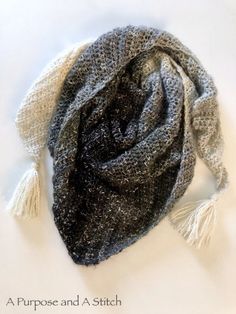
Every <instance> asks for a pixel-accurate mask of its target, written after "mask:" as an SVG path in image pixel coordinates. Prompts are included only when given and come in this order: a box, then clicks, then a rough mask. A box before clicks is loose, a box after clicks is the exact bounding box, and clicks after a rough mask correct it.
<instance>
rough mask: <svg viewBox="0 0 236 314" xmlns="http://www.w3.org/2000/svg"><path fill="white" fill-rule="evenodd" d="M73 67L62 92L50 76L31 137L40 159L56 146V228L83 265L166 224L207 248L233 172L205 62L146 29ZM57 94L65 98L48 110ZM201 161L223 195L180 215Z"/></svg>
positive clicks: (99, 44)
mask: <svg viewBox="0 0 236 314" xmlns="http://www.w3.org/2000/svg"><path fill="white" fill-rule="evenodd" d="M76 51H77V50H76ZM77 53H78V51H77ZM72 59H73V62H72V60H71V62H70V64H69V63H67V65H68V67H67V68H66V71H65V72H64V74H65V75H63V77H61V80H60V84H54V83H52V84H51V86H49V84H48V82H47V81H45V79H44V78H42V80H41V82H42V84H43V90H45V91H47V92H46V96H45V98H44V101H43V103H44V104H45V105H46V106H44V107H43V106H41V108H42V111H41V110H40V114H41V117H42V120H40V121H41V123H43V125H42V131H38V133H37V136H36V137H35V140H34V141H32V140H33V139H34V137H33V135H31V134H30V132H28V133H27V134H28V137H25V138H27V140H28V143H29V148H28V150H29V152H32V150H33V151H34V149H33V148H34V147H35V146H36V147H39V148H38V149H37V150H36V151H37V153H36V157H37V158H38V156H40V153H41V151H42V148H43V146H44V145H45V141H46V140H47V145H48V149H49V151H50V154H51V156H52V158H53V169H54V175H53V192H54V193H53V198H54V200H53V208H52V211H53V215H54V221H55V224H56V226H57V228H58V231H59V233H60V235H61V237H62V239H63V241H64V243H65V245H66V247H67V250H68V253H69V254H70V256H71V257H72V259H73V261H74V262H75V263H78V264H83V265H90V264H97V263H99V262H101V261H103V260H105V259H107V258H109V257H110V256H112V255H114V254H117V253H119V252H120V251H122V250H123V249H124V248H126V247H128V246H129V245H131V244H132V243H134V242H136V241H137V240H138V239H140V238H141V237H143V236H144V235H145V234H147V233H148V232H149V231H150V230H151V229H152V228H153V227H154V226H156V225H157V224H158V223H159V222H160V221H161V219H163V218H164V217H166V216H168V218H169V220H170V222H171V224H172V225H173V227H174V228H175V229H177V230H178V231H179V232H180V234H182V235H183V236H184V238H185V239H186V240H187V242H188V243H189V244H192V245H195V246H196V247H201V246H202V245H204V244H207V243H208V242H209V240H210V237H211V234H212V231H213V229H214V225H215V221H216V208H215V202H216V200H217V198H218V195H219V194H220V193H221V192H222V191H223V190H224V189H225V188H226V186H227V173H226V170H225V168H224V166H223V163H222V152H223V145H222V142H223V141H222V135H221V130H220V121H219V113H218V103H217V99H216V95H217V92H216V88H215V85H214V83H213V80H212V78H211V77H210V76H209V75H208V74H207V72H206V71H205V69H204V68H203V66H202V65H201V64H200V62H199V60H198V59H197V58H196V57H195V56H194V55H193V53H192V52H191V51H190V50H189V49H188V48H186V47H185V46H184V45H183V44H182V43H181V42H180V41H179V40H178V39H176V38H175V37H174V36H173V35H171V34H169V33H168V32H165V31H161V30H158V29H154V28H148V27H144V26H141V27H135V26H127V27H122V28H116V29H114V30H112V31H110V32H108V33H106V34H104V35H102V36H100V37H99V38H98V39H97V40H95V41H94V42H93V43H91V44H90V45H89V46H87V47H86V48H85V49H84V50H83V51H82V52H81V53H80V54H77V55H76V56H74V57H73V58H72ZM63 68H64V64H63V63H61V64H60V65H59V67H58V71H59V72H60V71H63ZM51 88H54V95H57V97H53V99H54V100H53V101H52V105H51V108H53V110H51V109H50V110H48V109H47V102H48V99H49V98H50V89H51ZM37 102H38V100H37ZM29 103H30V104H31V105H32V108H33V104H32V100H31V101H30V102H29ZM55 103H56V105H55ZM26 107H27V106H26V105H23V107H22V108H23V109H22V111H21V112H20V113H19V114H18V117H19V118H18V119H21V121H22V124H23V125H26V124H25V123H26V121H27V119H29V120H30V121H31V122H32V123H33V121H34V122H35V119H37V117H38V113H36V114H34V115H33V114H32V111H31V112H30V111H28V112H26V114H25V116H24V115H23V112H24V108H26ZM45 121H46V123H45ZM22 129H23V128H22ZM26 130H28V126H26ZM23 133H24V136H25V132H23ZM46 134H47V136H46ZM21 136H22V134H21ZM46 137H47V139H46ZM41 138H42V141H41V142H40V139H41ZM32 143H33V144H32ZM196 154H197V155H198V156H199V157H200V158H201V159H202V160H203V161H204V162H205V164H206V165H207V167H208V168H209V169H210V171H211V172H212V173H213V175H214V176H215V179H216V193H215V194H214V195H213V196H209V199H206V200H202V201H197V202H195V203H192V204H187V206H184V207H183V208H174V205H175V204H176V202H177V200H179V199H180V197H181V196H183V194H184V193H185V191H186V189H187V188H188V186H189V184H190V183H191V181H192V178H193V175H194V168H195V160H196ZM33 157H34V155H33ZM20 212H21V211H20Z"/></svg>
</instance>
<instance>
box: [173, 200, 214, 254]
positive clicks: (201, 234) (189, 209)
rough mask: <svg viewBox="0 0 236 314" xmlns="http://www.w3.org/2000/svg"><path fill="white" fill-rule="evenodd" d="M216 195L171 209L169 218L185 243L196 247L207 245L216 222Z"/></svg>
mask: <svg viewBox="0 0 236 314" xmlns="http://www.w3.org/2000/svg"><path fill="white" fill-rule="evenodd" d="M217 199H218V198H217V197H216V195H214V196H213V197H212V198H211V199H208V200H200V201H196V202H193V203H188V204H186V206H184V207H182V208H178V209H176V210H173V211H172V212H171V213H170V214H169V217H168V218H169V220H170V222H171V224H172V225H173V226H174V228H175V229H176V230H177V231H178V232H179V233H180V234H181V235H182V236H183V237H184V239H185V240H186V242H187V243H189V244H190V245H193V246H195V247H197V248H201V247H202V246H207V245H208V244H209V242H210V239H211V235H212V233H213V231H214V228H215V224H216V206H215V204H216V201H217Z"/></svg>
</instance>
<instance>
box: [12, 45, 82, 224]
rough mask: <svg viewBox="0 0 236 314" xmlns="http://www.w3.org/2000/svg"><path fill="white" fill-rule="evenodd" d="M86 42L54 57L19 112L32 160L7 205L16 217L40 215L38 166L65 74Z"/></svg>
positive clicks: (18, 120)
mask: <svg viewBox="0 0 236 314" xmlns="http://www.w3.org/2000/svg"><path fill="white" fill-rule="evenodd" d="M87 45H88V44H83V45H82V44H76V45H73V46H72V47H70V48H69V49H66V50H65V51H63V52H61V53H60V54H59V55H58V56H57V57H56V58H55V59H53V60H52V61H51V62H50V63H49V64H48V65H47V66H46V67H45V69H44V70H43V71H42V73H41V74H40V76H39V77H38V78H37V79H36V81H35V82H34V83H33V84H32V86H31V87H30V89H29V91H28V92H27V94H26V96H25V97H24V99H23V101H22V103H21V105H20V108H19V109H18V111H17V116H16V121H15V122H16V128H17V130H18V132H19V135H20V137H21V140H22V142H23V144H24V146H25V149H26V151H27V152H28V154H29V156H30V157H31V158H32V161H33V162H32V165H31V168H29V169H28V170H27V171H26V172H25V174H24V175H23V177H22V178H21V180H20V182H19V184H18V185H17V187H16V189H15V191H14V194H13V196H12V198H11V200H10V201H9V203H8V206H7V208H8V210H9V211H10V212H11V213H12V214H13V215H14V216H20V217H23V218H32V217H35V216H38V214H39V210H40V173H39V167H40V160H41V155H42V150H43V148H44V147H45V145H46V141H47V134H48V127H49V122H50V120H51V117H52V114H53V111H54V108H55V106H56V102H57V98H58V96H59V94H60V90H61V87H62V84H63V82H64V80H65V77H66V75H67V73H68V71H69V69H70V68H71V66H72V65H73V63H74V62H75V60H76V59H77V57H78V56H79V55H80V54H81V53H82V51H83V50H84V49H85V48H86V47H87Z"/></svg>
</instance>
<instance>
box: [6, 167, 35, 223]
mask: <svg viewBox="0 0 236 314" xmlns="http://www.w3.org/2000/svg"><path fill="white" fill-rule="evenodd" d="M38 168H39V167H38V164H37V163H33V164H32V166H31V168H30V169H29V170H27V171H26V172H25V174H24V175H23V177H22V178H21V180H20V182H19V183H18V185H17V187H16V189H15V192H14V194H13V196H12V198H11V200H10V202H9V203H8V206H7V210H8V211H9V212H10V213H11V214H12V215H13V216H19V217H22V218H33V217H36V216H38V213H39V208H40V183H39V173H38Z"/></svg>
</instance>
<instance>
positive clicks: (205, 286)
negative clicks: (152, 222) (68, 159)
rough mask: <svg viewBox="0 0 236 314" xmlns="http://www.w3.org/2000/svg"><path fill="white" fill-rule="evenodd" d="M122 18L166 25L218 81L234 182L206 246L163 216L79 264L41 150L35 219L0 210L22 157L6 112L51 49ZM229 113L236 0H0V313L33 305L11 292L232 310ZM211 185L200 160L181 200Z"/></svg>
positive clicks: (165, 313)
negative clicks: (109, 253)
mask: <svg viewBox="0 0 236 314" xmlns="http://www.w3.org/2000/svg"><path fill="white" fill-rule="evenodd" d="M126 24H135V25H139V24H146V25H150V26H155V27H158V28H163V29H165V30H167V31H169V32H171V33H173V34H174V35H175V36H177V37H178V38H179V39H180V40H181V41H182V42H183V43H184V44H185V45H186V46H188V47H189V48H190V49H191V50H192V51H194V53H195V54H196V55H197V56H198V58H199V59H200V60H201V62H202V64H203V65H204V66H205V68H206V69H207V70H208V72H209V73H210V74H211V75H212V76H213V78H214V79H215V83H216V85H217V88H218V99H219V103H220V112H221V121H222V129H223V134H224V137H225V154H224V160H225V164H226V166H227V169H228V172H229V174H230V183H231V185H230V188H229V190H228V191H227V192H226V193H225V194H224V196H223V198H222V199H221V200H220V201H219V203H218V205H217V209H218V222H217V226H216V230H215V234H214V237H213V239H212V242H211V245H210V247H209V248H207V249H206V248H204V249H201V250H196V249H194V248H191V247H189V246H188V245H187V244H185V242H184V240H183V239H182V238H181V237H180V236H179V235H178V234H177V233H176V231H174V230H173V229H172V228H171V226H170V225H169V223H168V221H167V220H166V219H165V220H163V221H162V222H161V223H160V224H159V225H158V226H157V227H156V228H154V229H153V230H152V231H151V232H150V233H149V234H148V235H147V236H146V237H144V238H143V239H141V240H140V241H138V242H137V243H136V244H134V245H133V246H131V247H129V248H128V249H126V250H124V251H123V252H122V253H121V254H119V255H116V256H113V257H112V258H110V259H109V260H107V261H105V262H103V263H101V264H100V265H98V266H96V267H88V268H86V267H82V266H78V265H76V264H74V263H73V262H72V260H71V258H70V257H69V256H68V255H67V252H66V249H65V246H64V244H63V243H62V241H61V239H60V237H59V234H58V232H57V229H56V227H55V225H54V223H53V218H52V214H51V203H52V196H51V193H52V191H51V174H52V173H51V164H50V163H51V161H50V159H49V157H48V156H47V163H44V164H43V168H45V167H46V168H47V169H48V172H47V175H45V176H44V181H43V182H44V186H45V188H44V192H43V195H44V197H43V199H42V211H41V214H40V217H39V218H38V219H35V220H33V221H31V222H25V221H23V222H22V221H19V220H17V219H13V218H12V217H9V215H8V214H7V213H6V212H5V211H4V208H5V202H6V200H8V199H9V198H10V196H11V194H12V192H13V190H14V187H15V185H16V183H17V181H18V180H19V178H20V177H21V175H22V174H23V172H24V170H26V169H27V168H28V167H29V164H30V160H29V159H28V158H27V155H26V153H25V151H24V148H23V146H22V144H21V142H20V140H19V137H18V134H17V132H16V129H15V126H14V118H15V113H16V110H17V107H18V106H19V104H20V101H21V99H22V98H23V96H24V95H25V93H26V91H27V89H28V88H29V86H30V85H31V83H32V81H33V80H34V79H35V78H36V77H37V75H38V74H39V73H40V71H41V70H42V68H43V67H44V65H45V64H46V63H47V62H48V61H49V60H50V59H52V58H53V57H54V56H55V54H56V53H58V52H59V51H61V50H62V49H64V48H66V47H67V46H68V45H69V44H72V43H74V42H78V41H81V40H85V39H87V38H96V37H97V36H98V35H100V34H102V33H103V32H105V31H108V30H110V29H112V28H113V27H115V26H121V25H126ZM235 117H236V2H235V1H234V0H225V1H223V0H222V1H219V0H198V1H195V0H194V1H190V0H186V1H184V0H179V1H174V0H158V1H154V0H145V1H143V0H142V1H141V0H136V1H132V0H116V1H111V0H110V1H109V0H103V1H96V0H86V1H85V0H82V1H80V0H67V1H66V0H64V1H63V0H38V1H36V0H21V1H13V0H0V147H1V154H0V188H1V194H2V196H1V199H0V207H1V211H0V216H1V217H0V250H1V257H0V298H1V300H0V313H21V314H23V313H33V309H32V308H29V307H16V306H15V307H13V306H11V305H9V306H8V307H6V306H5V304H6V302H7V300H8V298H9V297H12V298H13V299H14V298H17V297H24V298H25V299H65V298H68V299H71V298H76V295H77V294H80V296H81V297H96V296H107V297H112V296H114V295H115V294H118V296H119V298H120V299H121V300H122V303H123V304H122V306H121V307H117V308H105V307H97V308H92V307H83V308H82V307H79V308H78V307H74V308H73V307H67V308H63V307H57V308H54V309H50V308H39V309H38V311H37V312H36V313H40V314H41V313H42V314H43V313H104V314H105V313H109V314H110V313H125V314H126V313H127V314H132V313H136V314H143V313H145V314H173V313H175V314H190V313H191V314H235V313H236V206H235V204H236V197H235V194H236V191H235V183H236V171H235V169H236V166H235V160H236V156H235V153H236V149H235V147H236V132H235V130H236V122H235V121H236V120H235ZM46 154H47V153H46ZM212 189H213V182H212V179H211V178H210V176H209V174H208V172H207V171H206V169H205V168H204V166H203V165H202V164H200V163H199V164H198V166H197V169H196V173H195V178H194V182H193V184H192V185H191V187H190V189H189V194H188V196H187V197H191V198H197V197H201V196H207V195H208V193H209V192H210V191H212ZM46 195H48V198H49V202H48V201H47V200H46ZM189 195H190V196H189Z"/></svg>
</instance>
